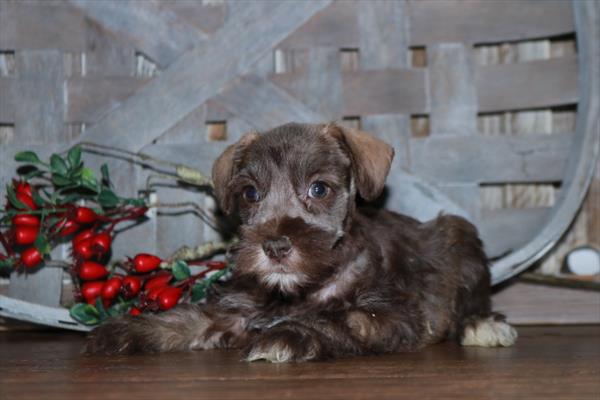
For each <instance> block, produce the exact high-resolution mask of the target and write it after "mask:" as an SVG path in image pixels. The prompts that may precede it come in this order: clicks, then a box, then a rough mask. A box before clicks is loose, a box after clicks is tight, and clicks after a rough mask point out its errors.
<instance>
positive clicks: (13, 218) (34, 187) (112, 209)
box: [0, 143, 230, 325]
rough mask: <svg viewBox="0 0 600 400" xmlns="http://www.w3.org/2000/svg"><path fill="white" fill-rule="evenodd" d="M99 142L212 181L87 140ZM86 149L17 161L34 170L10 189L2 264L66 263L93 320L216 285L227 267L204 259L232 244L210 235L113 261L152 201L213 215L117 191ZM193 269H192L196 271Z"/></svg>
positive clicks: (182, 176) (194, 297)
mask: <svg viewBox="0 0 600 400" xmlns="http://www.w3.org/2000/svg"><path fill="white" fill-rule="evenodd" d="M84 146H87V147H88V148H91V149H92V150H91V151H96V150H94V149H102V150H111V151H113V152H117V153H122V154H125V155H127V156H128V157H130V158H133V159H135V160H137V161H138V162H141V163H143V164H144V165H146V164H148V163H155V164H158V165H161V166H163V167H164V166H167V167H171V168H172V169H174V170H175V176H176V177H177V179H179V180H183V181H185V182H188V183H192V184H196V185H202V186H210V185H211V184H210V180H208V178H206V177H205V176H204V175H203V174H201V173H200V172H198V171H195V170H193V169H191V168H189V167H186V166H184V165H181V164H176V163H171V162H168V161H164V160H158V159H154V158H152V157H150V156H148V155H145V154H137V153H131V152H128V151H123V150H120V149H114V148H112V147H107V146H102V145H96V144H92V143H85V144H84ZM81 155H82V148H81V147H80V146H75V147H73V148H72V149H70V150H69V151H68V152H67V153H66V154H62V155H57V154H53V155H52V156H51V157H50V160H49V162H44V161H42V160H40V158H39V157H38V155H37V154H36V153H34V152H31V151H25V152H21V153H18V154H17V155H16V156H15V160H16V161H19V162H23V163H26V164H27V166H28V168H29V172H28V173H27V174H25V175H24V176H22V177H21V179H20V180H13V182H12V184H10V185H8V186H7V188H6V192H7V202H6V206H5V208H4V210H0V228H2V229H5V230H1V229H0V243H1V244H2V247H3V248H4V252H5V253H2V252H0V269H3V270H8V271H17V272H19V273H32V272H34V271H35V270H37V269H39V268H42V267H60V268H64V269H65V270H66V271H67V272H68V273H69V274H70V275H71V278H72V282H73V287H74V297H75V300H76V301H77V304H75V305H74V306H73V307H72V308H71V310H70V311H71V315H72V316H73V318H75V319H76V320H78V321H79V322H81V323H84V324H88V325H94V324H97V323H99V322H101V321H102V320H104V319H105V318H108V317H110V316H114V315H119V314H124V313H129V314H131V315H138V314H140V313H143V312H158V311H164V310H167V309H170V308H172V307H174V306H175V305H176V304H177V303H179V302H182V301H199V300H201V299H202V298H204V296H205V295H206V292H207V290H209V288H210V286H211V285H212V284H213V283H214V282H216V281H217V280H218V279H220V278H221V277H222V276H224V275H225V274H227V272H228V271H229V266H228V265H227V264H226V263H224V262H221V261H205V260H202V259H205V258H207V257H209V256H212V255H214V254H216V253H219V252H224V251H225V250H226V249H227V248H228V246H229V244H230V243H225V242H223V243H219V242H210V243H205V244H203V245H200V246H198V247H197V248H195V249H189V248H187V247H184V248H182V249H179V250H178V251H177V252H175V253H174V254H173V255H172V256H171V257H170V258H168V259H161V258H159V257H158V256H156V255H153V254H146V253H141V254H137V255H135V256H134V257H133V258H129V259H127V260H125V261H116V262H114V261H113V262H112V263H109V261H110V250H111V247H112V243H113V240H114V238H115V236H116V235H117V234H118V233H119V232H118V230H117V229H116V228H117V226H118V225H119V224H122V223H125V222H136V223H137V222H141V221H143V219H144V218H145V215H146V213H147V211H148V209H149V208H150V207H160V208H163V207H170V208H177V207H190V206H191V207H193V208H194V209H195V210H196V211H197V212H198V214H199V215H200V216H201V217H203V219H205V220H206V221H207V222H212V223H213V225H215V224H214V220H213V219H212V218H211V217H210V216H209V215H208V213H206V212H205V211H204V210H203V209H202V208H201V207H199V206H198V205H197V204H195V203H176V204H160V203H154V204H150V202H149V199H148V198H147V197H144V196H142V197H139V198H126V197H120V196H119V195H118V194H117V193H115V192H114V190H113V188H112V185H111V182H110V174H109V170H108V167H107V165H106V164H104V165H102V166H101V168H100V176H99V177H98V176H97V175H96V173H95V172H94V171H92V170H91V169H89V168H87V167H85V166H84V163H83V160H82V157H81ZM65 243H69V244H70V246H71V250H72V257H71V259H70V260H52V259H51V258H50V252H51V250H52V249H53V248H54V247H55V246H57V245H59V244H65ZM192 270H194V272H193V273H192Z"/></svg>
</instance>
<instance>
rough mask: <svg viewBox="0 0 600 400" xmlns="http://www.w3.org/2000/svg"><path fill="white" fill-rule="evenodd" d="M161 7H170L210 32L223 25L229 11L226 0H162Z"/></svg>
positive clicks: (180, 15) (206, 31)
mask: <svg viewBox="0 0 600 400" xmlns="http://www.w3.org/2000/svg"><path fill="white" fill-rule="evenodd" d="M161 7H163V8H170V9H171V10H173V12H175V13H176V14H177V15H179V17H181V18H183V19H185V20H186V21H188V22H189V23H190V24H192V25H194V26H196V27H198V28H199V29H200V30H201V31H203V32H205V33H209V34H210V33H213V32H216V31H217V30H218V29H219V28H221V27H222V26H223V23H224V22H225V19H226V18H227V14H228V13H229V7H228V5H227V2H226V1H224V0H218V1H203V2H198V1H196V0H171V1H168V2H162V3H161Z"/></svg>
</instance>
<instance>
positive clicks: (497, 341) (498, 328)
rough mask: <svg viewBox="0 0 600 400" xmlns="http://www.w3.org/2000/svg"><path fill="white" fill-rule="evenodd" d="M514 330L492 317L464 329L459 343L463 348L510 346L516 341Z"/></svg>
mask: <svg viewBox="0 0 600 400" xmlns="http://www.w3.org/2000/svg"><path fill="white" fill-rule="evenodd" d="M517 336H518V335H517V331H516V329H515V328H513V327H512V326H510V325H509V324H507V323H506V322H503V321H495V320H494V318H493V317H490V318H487V319H483V320H481V321H477V324H476V325H475V326H469V327H467V328H466V329H465V332H464V337H463V339H462V341H461V344H462V345H463V346H481V347H498V346H504V347H507V346H512V345H513V344H514V343H515V341H516V340H517Z"/></svg>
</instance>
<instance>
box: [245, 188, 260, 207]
mask: <svg viewBox="0 0 600 400" xmlns="http://www.w3.org/2000/svg"><path fill="white" fill-rule="evenodd" d="M243 195H244V200H246V201H247V202H248V203H256V202H257V201H259V200H260V193H259V192H258V190H257V189H256V188H255V187H254V186H250V185H248V186H246V187H245V188H244V191H243Z"/></svg>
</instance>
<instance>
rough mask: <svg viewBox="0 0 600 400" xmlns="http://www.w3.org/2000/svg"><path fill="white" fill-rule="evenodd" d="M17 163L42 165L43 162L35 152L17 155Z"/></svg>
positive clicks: (23, 152)
mask: <svg viewBox="0 0 600 400" xmlns="http://www.w3.org/2000/svg"><path fill="white" fill-rule="evenodd" d="M15 161H18V162H28V163H32V164H41V163H42V161H41V160H40V159H39V158H38V156H37V154H36V153H34V152H33V151H21V152H19V153H17V154H15Z"/></svg>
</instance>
